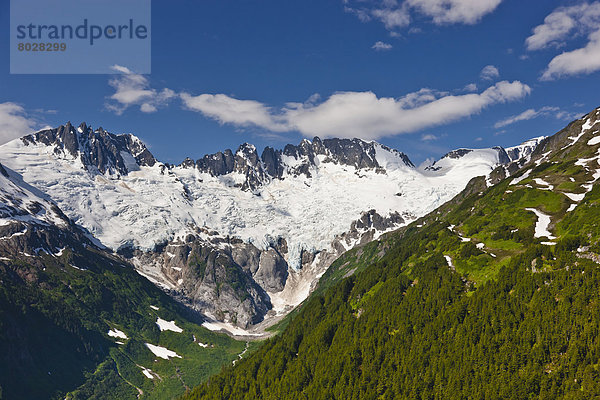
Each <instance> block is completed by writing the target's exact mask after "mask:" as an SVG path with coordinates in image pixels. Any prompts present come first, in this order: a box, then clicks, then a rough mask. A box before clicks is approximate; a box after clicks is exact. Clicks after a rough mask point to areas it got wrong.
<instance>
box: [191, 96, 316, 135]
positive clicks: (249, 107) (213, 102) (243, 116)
mask: <svg viewBox="0 0 600 400" xmlns="http://www.w3.org/2000/svg"><path fill="white" fill-rule="evenodd" d="M180 97H181V99H182V100H183V103H184V104H185V106H186V107H187V108H188V109H190V110H193V111H199V112H201V113H202V114H204V115H205V116H207V117H209V118H212V119H214V120H216V121H218V122H219V123H221V124H233V125H237V126H243V127H248V126H257V127H260V128H264V129H268V130H270V131H275V132H283V131H287V130H289V129H288V127H287V126H286V125H285V124H282V123H279V122H277V121H276V120H277V119H280V118H279V117H277V116H274V115H273V114H272V112H271V109H270V108H269V107H268V106H266V105H264V104H262V103H260V102H258V101H254V100H238V99H235V98H233V97H230V96H227V95H224V94H201V95H199V96H192V95H190V94H188V93H182V94H181V95H180ZM314 100H315V98H314V95H313V96H311V101H314Z"/></svg>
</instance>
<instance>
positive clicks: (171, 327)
mask: <svg viewBox="0 0 600 400" xmlns="http://www.w3.org/2000/svg"><path fill="white" fill-rule="evenodd" d="M156 325H158V329H160V330H161V332H162V331H173V332H177V333H181V332H183V329H181V328H180V327H178V326H177V325H176V324H175V321H165V320H164V319H162V318H157V319H156Z"/></svg>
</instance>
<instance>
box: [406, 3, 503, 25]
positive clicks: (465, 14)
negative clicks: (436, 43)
mask: <svg viewBox="0 0 600 400" xmlns="http://www.w3.org/2000/svg"><path fill="white" fill-rule="evenodd" d="M501 2H502V0H407V1H406V3H407V4H409V5H410V6H411V7H413V8H416V9H417V10H419V11H420V12H421V13H422V14H424V15H426V16H429V17H431V18H432V19H433V22H434V23H435V24H438V25H442V24H456V23H459V24H475V23H477V22H479V21H480V20H481V18H482V17H483V16H485V15H487V14H489V13H491V12H492V11H494V10H495V9H496V7H498V5H500V3H501Z"/></svg>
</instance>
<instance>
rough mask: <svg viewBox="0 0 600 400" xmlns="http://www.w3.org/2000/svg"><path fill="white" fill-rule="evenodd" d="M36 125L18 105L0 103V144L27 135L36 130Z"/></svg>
mask: <svg viewBox="0 0 600 400" xmlns="http://www.w3.org/2000/svg"><path fill="white" fill-rule="evenodd" d="M36 127H37V123H36V122H35V121H33V120H32V119H30V118H29V117H28V116H27V114H26V113H25V110H24V109H23V107H21V106H20V105H18V104H15V103H11V102H6V103H0V144H4V143H7V142H10V141H11V140H13V139H16V138H19V137H21V136H25V135H28V134H30V133H32V132H33V131H35V130H36Z"/></svg>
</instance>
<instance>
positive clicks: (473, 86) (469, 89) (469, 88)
mask: <svg viewBox="0 0 600 400" xmlns="http://www.w3.org/2000/svg"><path fill="white" fill-rule="evenodd" d="M463 91H465V92H476V91H477V85H476V84H474V83H469V84H468V85H466V86H465V87H464V88H463Z"/></svg>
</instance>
